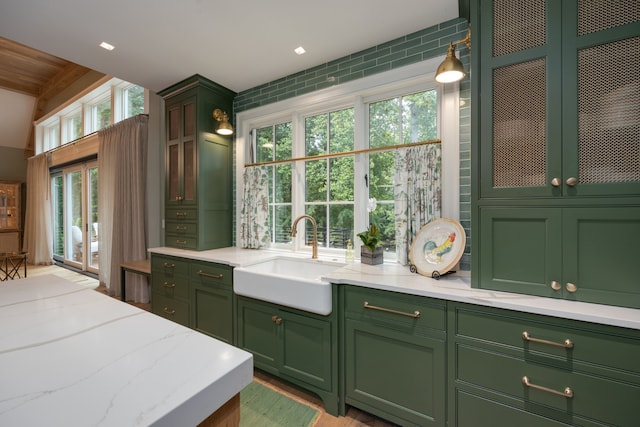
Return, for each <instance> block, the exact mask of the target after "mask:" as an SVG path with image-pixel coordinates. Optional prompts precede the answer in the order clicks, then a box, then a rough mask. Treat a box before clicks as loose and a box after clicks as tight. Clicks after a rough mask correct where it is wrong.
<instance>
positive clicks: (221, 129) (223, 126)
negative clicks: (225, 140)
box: [213, 108, 233, 135]
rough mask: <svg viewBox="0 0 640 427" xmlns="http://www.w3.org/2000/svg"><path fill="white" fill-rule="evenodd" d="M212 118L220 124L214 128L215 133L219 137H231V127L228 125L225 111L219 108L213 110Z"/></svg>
mask: <svg viewBox="0 0 640 427" xmlns="http://www.w3.org/2000/svg"><path fill="white" fill-rule="evenodd" d="M213 118H214V119H215V120H216V121H217V122H219V123H220V124H219V125H218V127H217V128H216V133H217V134H219V135H233V126H231V123H229V116H227V113H226V112H225V111H222V110H221V109H219V108H216V109H215V110H213Z"/></svg>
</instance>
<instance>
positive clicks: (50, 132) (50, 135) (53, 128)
mask: <svg viewBox="0 0 640 427" xmlns="http://www.w3.org/2000/svg"><path fill="white" fill-rule="evenodd" d="M44 146H45V150H52V149H54V148H56V147H59V146H60V123H59V122H58V121H56V122H55V123H54V124H51V125H49V126H47V127H46V128H45V129H44Z"/></svg>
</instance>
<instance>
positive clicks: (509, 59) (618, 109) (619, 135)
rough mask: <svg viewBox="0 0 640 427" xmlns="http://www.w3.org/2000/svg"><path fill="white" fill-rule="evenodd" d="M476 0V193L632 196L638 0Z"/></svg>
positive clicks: (639, 184) (639, 131)
mask: <svg viewBox="0 0 640 427" xmlns="http://www.w3.org/2000/svg"><path fill="white" fill-rule="evenodd" d="M478 3H480V5H481V6H480V7H479V8H478V12H477V15H478V16H479V20H478V21H477V22H476V23H474V24H473V28H474V32H475V34H476V35H477V36H476V37H479V46H478V45H475V46H474V52H473V53H474V55H477V59H479V61H480V64H479V67H480V68H479V73H478V74H479V80H476V82H475V83H476V84H479V90H480V97H479V98H477V99H479V103H480V111H479V117H480V120H479V121H478V126H477V129H478V130H479V134H478V135H479V138H480V142H481V145H480V152H479V154H480V155H479V161H480V166H481V169H480V198H502V197H507V198H510V197H551V198H558V197H580V196H606V197H611V196H623V197H624V196H628V195H633V196H638V195H639V194H640V149H639V146H638V138H639V136H640V104H639V103H640V101H639V99H640V69H639V68H638V66H637V64H638V63H639V62H640V6H638V2H637V1H636V0H621V1H617V2H609V1H605V0H563V1H557V0H547V1H545V0H534V1H529V0H479V1H478ZM474 71H476V70H475V69H474ZM474 77H477V75H476V76H474ZM474 99H475V98H474Z"/></svg>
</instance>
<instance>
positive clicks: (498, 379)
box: [448, 303, 640, 427]
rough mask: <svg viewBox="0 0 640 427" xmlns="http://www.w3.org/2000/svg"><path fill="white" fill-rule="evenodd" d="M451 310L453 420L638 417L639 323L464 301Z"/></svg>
mask: <svg viewBox="0 0 640 427" xmlns="http://www.w3.org/2000/svg"><path fill="white" fill-rule="evenodd" d="M448 314H449V351H448V354H449V422H450V425H454V426H458V427H466V426H479V425H491V426H492V427H493V426H495V427H502V426H504V427H511V426H516V425H517V426H518V427H522V426H536V427H537V426H558V425H572V426H573V425H576V426H589V427H593V426H634V425H638V415H637V405H638V402H640V365H639V364H638V362H637V361H638V360H640V331H637V330H630V329H625V328H616V327H611V326H605V325H595V324H591V323H586V322H578V321H571V320H566V319H558V318H553V317H548V316H540V315H535V314H528V313H519V312H513V311H509V310H501V309H495V308H489V307H480V306H474V305H468V304H458V303H449V310H448ZM471 414H472V415H471Z"/></svg>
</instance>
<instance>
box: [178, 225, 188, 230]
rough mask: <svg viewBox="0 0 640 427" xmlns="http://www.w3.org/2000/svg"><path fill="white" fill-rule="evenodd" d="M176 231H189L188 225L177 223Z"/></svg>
mask: <svg viewBox="0 0 640 427" xmlns="http://www.w3.org/2000/svg"><path fill="white" fill-rule="evenodd" d="M176 231H187V227H185V226H180V225H176Z"/></svg>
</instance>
